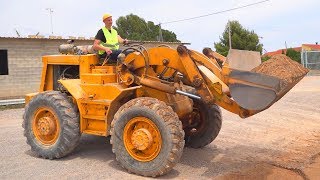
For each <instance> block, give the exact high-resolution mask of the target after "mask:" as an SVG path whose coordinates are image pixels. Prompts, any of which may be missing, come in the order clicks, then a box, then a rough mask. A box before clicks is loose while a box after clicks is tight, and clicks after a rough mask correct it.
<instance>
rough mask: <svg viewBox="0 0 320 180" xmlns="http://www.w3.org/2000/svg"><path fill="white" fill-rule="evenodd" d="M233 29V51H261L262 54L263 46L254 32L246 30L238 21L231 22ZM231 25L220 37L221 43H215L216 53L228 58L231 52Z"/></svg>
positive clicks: (227, 26)
mask: <svg viewBox="0 0 320 180" xmlns="http://www.w3.org/2000/svg"><path fill="white" fill-rule="evenodd" d="M230 27H231V28H230V29H231V47H232V48H233V49H240V50H250V51H259V52H260V53H262V46H263V45H262V44H260V42H259V36H258V35H257V34H256V33H255V32H254V31H249V30H247V29H244V28H243V27H242V25H241V24H240V23H239V22H238V21H230ZM228 28H229V25H228V24H227V25H226V28H225V30H224V32H223V34H222V37H220V42H218V43H214V47H215V48H216V51H217V52H218V53H220V54H222V55H224V56H227V54H228V51H229V29H228Z"/></svg>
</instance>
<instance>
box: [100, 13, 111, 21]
mask: <svg viewBox="0 0 320 180" xmlns="http://www.w3.org/2000/svg"><path fill="white" fill-rule="evenodd" d="M108 17H112V15H111V14H104V15H103V16H102V21H104V20H105V19H107V18H108Z"/></svg>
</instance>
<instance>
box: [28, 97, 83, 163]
mask: <svg viewBox="0 0 320 180" xmlns="http://www.w3.org/2000/svg"><path fill="white" fill-rule="evenodd" d="M23 119H24V121H23V124H22V127H23V128H24V136H25V137H26V138H27V143H28V144H29V145H30V146H31V151H33V152H34V153H36V154H37V155H38V156H40V157H42V158H45V159H56V158H61V157H63V156H66V155H67V154H69V153H70V152H72V150H73V149H74V148H75V147H76V146H77V145H78V142H79V139H80V128H79V125H80V124H79V113H78V110H77V107H76V106H75V105H74V104H73V103H72V102H71V101H69V99H68V96H67V95H66V94H63V93H61V92H58V91H48V92H44V93H40V94H38V95H37V96H35V97H34V98H33V99H32V100H31V101H30V103H29V104H28V105H27V106H26V108H25V113H24V115H23Z"/></svg>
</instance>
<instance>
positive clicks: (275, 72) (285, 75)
mask: <svg viewBox="0 0 320 180" xmlns="http://www.w3.org/2000/svg"><path fill="white" fill-rule="evenodd" d="M251 71H252V72H256V73H261V74H265V75H269V76H274V77H277V78H279V79H280V80H282V81H281V82H280V88H281V89H282V88H283V87H286V86H287V84H290V83H293V82H296V81H299V80H300V79H301V78H302V77H303V76H305V75H306V74H307V73H308V72H309V70H308V69H307V68H304V67H303V66H302V65H301V64H299V63H297V62H295V61H293V60H292V59H290V58H289V57H288V56H286V55H284V54H278V55H274V56H272V57H271V58H270V59H269V60H267V61H265V62H263V63H262V64H260V65H259V66H258V67H256V68H254V69H252V70H251Z"/></svg>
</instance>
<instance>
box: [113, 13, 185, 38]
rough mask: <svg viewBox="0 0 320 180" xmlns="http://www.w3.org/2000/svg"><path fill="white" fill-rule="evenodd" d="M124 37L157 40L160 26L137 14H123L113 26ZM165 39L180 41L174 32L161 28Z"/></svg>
mask: <svg viewBox="0 0 320 180" xmlns="http://www.w3.org/2000/svg"><path fill="white" fill-rule="evenodd" d="M113 28H114V29H116V30H117V31H118V33H119V35H120V36H121V37H123V38H127V39H130V40H138V41H157V40H159V34H160V33H159V32H160V27H159V26H158V25H155V24H154V23H153V22H152V21H148V22H146V21H145V20H144V19H143V18H140V17H139V16H137V15H134V14H129V15H127V16H121V17H119V18H118V19H117V20H116V26H115V27H113ZM161 30H162V37H163V40H164V41H166V42H180V41H179V40H178V39H177V36H176V34H175V33H174V32H172V31H169V30H165V29H161Z"/></svg>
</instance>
